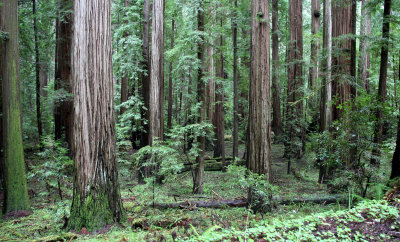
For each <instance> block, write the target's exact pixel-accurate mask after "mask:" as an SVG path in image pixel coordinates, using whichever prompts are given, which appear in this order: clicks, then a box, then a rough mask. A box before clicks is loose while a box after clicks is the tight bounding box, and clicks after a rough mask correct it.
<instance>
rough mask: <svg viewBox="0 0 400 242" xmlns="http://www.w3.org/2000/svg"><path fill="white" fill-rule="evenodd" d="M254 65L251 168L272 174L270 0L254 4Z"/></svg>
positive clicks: (252, 24)
mask: <svg viewBox="0 0 400 242" xmlns="http://www.w3.org/2000/svg"><path fill="white" fill-rule="evenodd" d="M251 19H252V21H251V47H250V48H251V52H250V53H251V68H250V89H249V90H250V94H249V119H248V120H249V124H248V130H249V131H248V135H249V136H248V139H247V157H246V166H247V168H248V169H249V170H250V171H252V172H254V173H257V174H260V175H261V174H265V176H266V179H267V180H268V181H269V180H270V178H271V144H270V142H271V124H270V117H271V110H270V109H271V101H270V97H271V95H270V82H269V79H270V32H269V1H268V0H263V1H255V0H253V1H252V4H251Z"/></svg>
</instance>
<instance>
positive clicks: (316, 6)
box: [308, 0, 321, 88]
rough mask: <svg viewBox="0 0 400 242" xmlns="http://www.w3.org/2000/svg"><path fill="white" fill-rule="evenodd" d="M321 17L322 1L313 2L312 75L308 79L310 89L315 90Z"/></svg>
mask: <svg viewBox="0 0 400 242" xmlns="http://www.w3.org/2000/svg"><path fill="white" fill-rule="evenodd" d="M320 17H321V3H320V0H312V1H311V34H312V39H311V58H310V59H311V61H310V64H311V66H310V74H309V79H308V86H309V88H313V87H314V85H315V82H316V81H317V80H318V77H319V59H318V55H319V46H320V44H319V37H318V36H317V35H318V32H319V28H320V26H321V23H320Z"/></svg>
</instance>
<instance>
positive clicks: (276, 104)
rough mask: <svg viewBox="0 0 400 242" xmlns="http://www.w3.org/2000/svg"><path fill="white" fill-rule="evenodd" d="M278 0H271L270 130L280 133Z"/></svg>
mask: <svg viewBox="0 0 400 242" xmlns="http://www.w3.org/2000/svg"><path fill="white" fill-rule="evenodd" d="M278 6H279V3H278V0H272V66H273V68H272V110H273V112H272V113H273V116H272V130H273V131H274V133H275V135H280V134H281V133H282V118H281V100H280V88H279V23H278V16H279V15H278V14H279V9H278Z"/></svg>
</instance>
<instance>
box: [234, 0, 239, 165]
mask: <svg viewBox="0 0 400 242" xmlns="http://www.w3.org/2000/svg"><path fill="white" fill-rule="evenodd" d="M237 8H238V1H237V0H234V9H233V17H232V29H233V30H232V39H233V40H232V42H233V158H234V159H235V158H236V157H238V152H239V139H238V130H239V120H238V119H239V115H238V111H239V94H238V82H239V80H238V79H239V75H238V44H237V30H238V27H237V26H238V23H237V21H238V17H237V11H238V9H237Z"/></svg>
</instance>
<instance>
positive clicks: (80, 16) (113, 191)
mask: <svg viewBox="0 0 400 242" xmlns="http://www.w3.org/2000/svg"><path fill="white" fill-rule="evenodd" d="M73 22H74V34H73V40H72V49H73V55H72V78H73V94H74V107H75V114H74V134H75V135H74V151H75V158H74V168H75V176H74V188H73V199H72V207H71V216H70V219H69V222H68V227H69V229H73V230H75V231H79V230H80V229H81V228H83V227H85V228H86V229H88V230H89V231H92V230H98V229H101V228H103V227H104V226H105V225H107V224H113V223H115V222H117V223H119V222H121V221H122V220H123V219H124V216H125V215H124V212H123V207H122V201H121V193H120V189H119V182H118V170H117V160H116V140H115V123H114V109H113V106H114V101H113V98H114V92H113V78H112V50H111V14H110V1H108V0H99V1H88V0H75V1H74V21H73ZM93 26H96V28H93Z"/></svg>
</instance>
